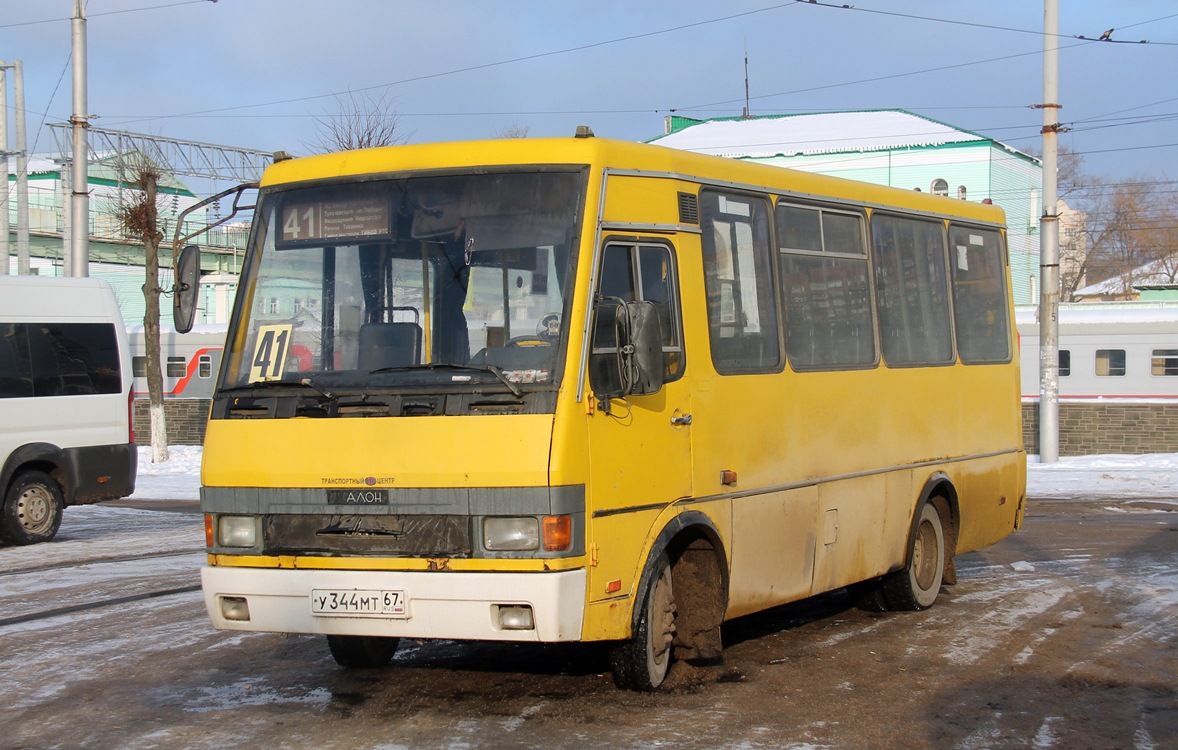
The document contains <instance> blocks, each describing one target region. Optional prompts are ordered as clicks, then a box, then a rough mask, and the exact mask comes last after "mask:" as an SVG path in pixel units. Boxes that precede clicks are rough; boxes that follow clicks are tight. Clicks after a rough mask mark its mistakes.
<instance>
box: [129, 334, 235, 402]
mask: <svg viewBox="0 0 1178 750" xmlns="http://www.w3.org/2000/svg"><path fill="white" fill-rule="evenodd" d="M127 334H128V336H129V337H130V339H131V371H132V373H133V374H134V376H135V385H134V389H135V396H136V397H137V398H147V375H146V371H147V354H146V348H145V347H144V344H143V326H141V325H139V326H128V327H127ZM224 346H225V326H223V325H219V326H218V325H200V326H193V329H192V331H191V332H189V333H176V331H175V330H174V329H173V328H171V326H160V363H161V364H162V365H163V368H164V398H212V397H213V382H214V381H215V380H216V378H217V370H218V369H219V368H220V367H221V351H222V349H223V348H224Z"/></svg>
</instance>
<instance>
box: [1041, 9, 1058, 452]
mask: <svg viewBox="0 0 1178 750" xmlns="http://www.w3.org/2000/svg"><path fill="white" fill-rule="evenodd" d="M1058 99H1059V0H1044V4H1043V103H1042V104H1041V105H1039V106H1040V107H1041V108H1042V109H1043V129H1042V134H1043V216H1042V218H1041V219H1040V221H1039V460H1040V461H1041V462H1042V463H1055V462H1056V461H1058V460H1059V216H1058V215H1057V214H1056V210H1057V209H1056V203H1057V202H1058V201H1057V198H1056V187H1057V180H1058V177H1059V175H1058V163H1057V162H1058V143H1057V140H1058V134H1059V130H1060V124H1059V110H1060V105H1059V103H1058V101H1057V100H1058Z"/></svg>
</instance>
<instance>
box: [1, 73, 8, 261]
mask: <svg viewBox="0 0 1178 750" xmlns="http://www.w3.org/2000/svg"><path fill="white" fill-rule="evenodd" d="M8 226H9V222H8V66H7V65H5V64H4V61H3V60H0V276H7V275H8V266H9V261H8V254H9V249H8V247H9V242H8Z"/></svg>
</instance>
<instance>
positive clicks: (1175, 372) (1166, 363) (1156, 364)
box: [1149, 349, 1178, 377]
mask: <svg viewBox="0 0 1178 750" xmlns="http://www.w3.org/2000/svg"><path fill="white" fill-rule="evenodd" d="M1149 371H1150V374H1152V375H1161V376H1163V377H1175V376H1178V349H1154V350H1153V357H1152V358H1151V359H1150V366H1149Z"/></svg>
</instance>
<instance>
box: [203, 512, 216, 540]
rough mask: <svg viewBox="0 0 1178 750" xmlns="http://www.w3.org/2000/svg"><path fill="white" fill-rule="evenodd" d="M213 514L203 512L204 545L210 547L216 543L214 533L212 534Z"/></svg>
mask: <svg viewBox="0 0 1178 750" xmlns="http://www.w3.org/2000/svg"><path fill="white" fill-rule="evenodd" d="M213 529H214V524H213V514H212V513H205V546H206V547H208V548H210V549H212V547H213V546H214V544H216V539H215V535H214V534H213Z"/></svg>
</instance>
